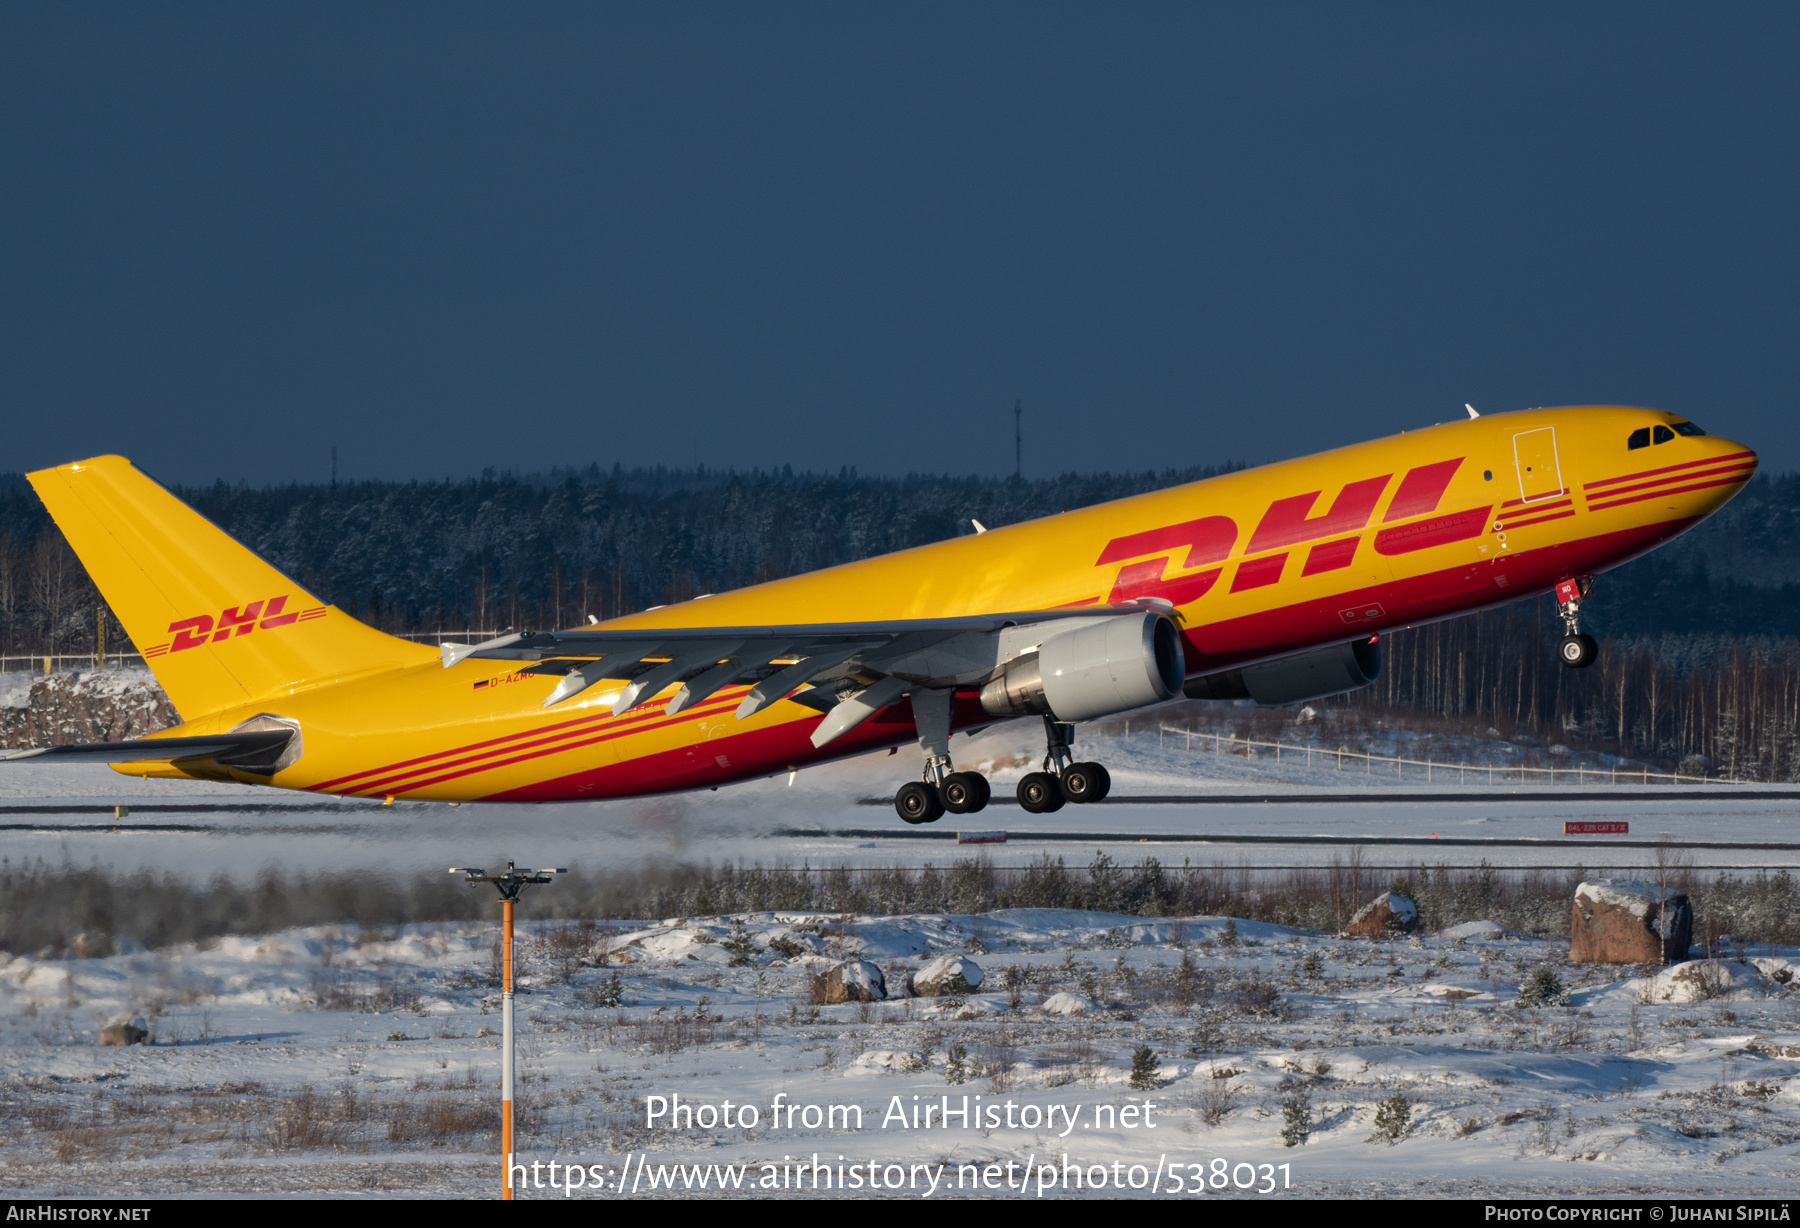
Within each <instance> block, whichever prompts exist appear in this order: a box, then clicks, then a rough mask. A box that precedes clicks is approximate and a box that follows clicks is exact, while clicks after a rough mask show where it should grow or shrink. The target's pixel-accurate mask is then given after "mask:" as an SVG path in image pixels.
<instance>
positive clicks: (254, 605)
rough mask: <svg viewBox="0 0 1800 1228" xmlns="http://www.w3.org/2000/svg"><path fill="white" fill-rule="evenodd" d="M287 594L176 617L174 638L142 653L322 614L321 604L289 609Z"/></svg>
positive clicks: (268, 628) (215, 640) (153, 653)
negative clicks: (204, 612) (213, 613)
mask: <svg viewBox="0 0 1800 1228" xmlns="http://www.w3.org/2000/svg"><path fill="white" fill-rule="evenodd" d="M287 603H288V599H287V594H286V593H283V594H282V595H281V596H279V597H265V598H264V599H263V600H261V601H252V602H248V603H247V604H245V605H241V606H228V607H226V608H225V609H224V610H221V611H220V612H219V614H218V616H217V617H215V616H213V615H211V614H196V615H194V616H193V617H192V618H183V619H179V620H177V621H176V622H172V623H170V624H169V630H170V631H172V632H174V633H175V638H174V639H173V640H170V641H169V642H168V643H167V644H158V645H156V646H155V647H154V648H146V649H144V656H145V657H160V656H162V655H163V654H164V653H170V652H182V651H184V650H185V649H189V648H198V647H200V645H202V644H205V643H207V642H208V641H210V642H212V643H214V644H218V643H222V642H223V641H225V640H228V639H230V638H231V637H232V636H234V635H239V636H243V635H249V634H250V633H251V632H252V631H255V630H256V629H258V628H259V627H260V628H261V629H262V630H264V631H272V630H274V629H275V628H276V627H286V626H289V625H291V624H293V623H297V622H300V623H304V622H311V621H312V620H313V619H315V618H324V617H325V607H324V606H322V605H316V606H312V607H311V608H309V609H305V610H294V611H289V610H288V608H287Z"/></svg>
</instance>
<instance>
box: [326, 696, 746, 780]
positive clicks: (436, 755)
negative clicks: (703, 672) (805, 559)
mask: <svg viewBox="0 0 1800 1228" xmlns="http://www.w3.org/2000/svg"><path fill="white" fill-rule="evenodd" d="M727 690H728V691H729V692H730V693H731V696H730V699H731V700H735V699H737V698H738V697H739V696H741V695H742V694H743V693H744V692H746V691H747V690H749V688H748V687H730V688H727ZM730 706H732V705H731V702H730V700H725V701H723V702H721V701H719V700H713V701H709V703H708V704H707V705H706V706H704V707H703V708H696V709H694V710H693V711H692V712H690V713H684V714H683V719H689V718H691V717H695V716H700V715H710V714H713V713H717V712H720V711H723V710H724V709H725V708H728V707H730ZM656 712H657V710H656V709H654V708H650V709H640V710H638V711H637V712H636V714H635V715H634V714H627V715H625V716H619V717H615V716H614V715H613V714H612V713H611V712H595V713H590V714H588V715H586V716H579V717H576V718H575V719H573V720H567V721H559V722H557V723H556V724H554V725H540V726H538V727H537V728H535V729H521V730H520V731H519V732H517V733H509V734H504V735H502V736H500V737H497V738H489V739H487V740H486V741H483V742H470V743H467V744H465V745H463V746H452V747H448V748H446V749H444V750H438V751H432V752H431V753H430V754H428V755H419V756H416V757H414V758H412V759H402V760H400V761H398V762H396V763H386V764H382V765H381V766H379V767H372V768H365V769H363V770H362V771H360V772H352V773H351V774H350V775H348V776H339V777H337V778H336V779H333V780H326V781H321V782H320V783H318V784H316V785H309V786H307V787H308V788H309V789H311V790H312V791H314V792H325V791H328V790H332V789H335V788H336V787H337V786H339V785H345V784H349V783H350V782H351V781H363V782H364V783H363V784H362V785H360V786H359V788H361V789H364V790H367V789H370V788H372V787H373V786H372V785H371V784H370V783H369V782H368V781H367V780H365V778H366V777H370V776H380V775H381V774H382V773H384V772H392V773H397V775H395V776H392V777H389V779H399V778H401V777H404V776H409V775H416V774H417V773H416V772H404V771H401V770H400V769H402V768H417V769H418V770H419V771H423V772H430V771H436V770H437V769H438V768H439V767H442V766H445V765H444V764H443V763H441V762H440V761H441V760H443V759H445V758H447V757H449V756H451V755H468V756H470V757H471V758H481V757H483V756H485V755H500V754H506V753H508V752H509V751H511V750H513V749H515V748H516V746H517V745H518V744H519V743H521V742H522V741H524V740H525V739H542V738H544V737H545V736H560V737H574V736H576V735H578V734H581V733H584V732H586V731H587V730H588V729H591V728H593V727H594V726H596V725H600V724H604V723H606V722H608V721H619V722H622V724H621V727H620V729H619V732H625V733H629V732H632V731H633V730H636V729H638V728H640V727H644V726H646V725H647V724H648V723H649V722H650V721H652V720H653V719H654V718H655V716H656ZM559 730H560V731H563V732H561V733H558V731H559ZM490 748H491V749H490ZM471 752H480V753H476V754H471ZM463 762H468V760H467V759H465V760H463Z"/></svg>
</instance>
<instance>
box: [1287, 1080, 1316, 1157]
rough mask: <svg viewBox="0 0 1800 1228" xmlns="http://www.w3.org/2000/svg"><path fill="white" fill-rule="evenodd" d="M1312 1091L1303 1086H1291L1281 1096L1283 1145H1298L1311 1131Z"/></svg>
mask: <svg viewBox="0 0 1800 1228" xmlns="http://www.w3.org/2000/svg"><path fill="white" fill-rule="evenodd" d="M1312 1128H1313V1117H1312V1093H1310V1092H1308V1091H1306V1090H1305V1089H1304V1088H1299V1087H1295V1088H1291V1089H1289V1091H1288V1093H1287V1094H1286V1095H1285V1096H1283V1097H1282V1098H1281V1142H1282V1145H1283V1146H1285V1147H1298V1146H1299V1145H1300V1144H1302V1143H1304V1142H1305V1141H1306V1139H1307V1136H1308V1135H1310V1134H1311V1133H1312Z"/></svg>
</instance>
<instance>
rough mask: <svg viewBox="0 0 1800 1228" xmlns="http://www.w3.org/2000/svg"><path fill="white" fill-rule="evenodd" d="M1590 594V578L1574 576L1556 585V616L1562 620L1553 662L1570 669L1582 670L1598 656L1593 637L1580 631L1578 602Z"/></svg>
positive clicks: (1597, 647)
mask: <svg viewBox="0 0 1800 1228" xmlns="http://www.w3.org/2000/svg"><path fill="white" fill-rule="evenodd" d="M1593 591H1594V577H1592V576H1578V577H1576V578H1575V579H1573V580H1564V581H1563V582H1562V583H1560V584H1558V585H1557V586H1556V614H1557V617H1558V618H1561V619H1562V620H1563V637H1562V639H1560V640H1558V641H1557V642H1556V659H1557V660H1559V661H1561V662H1562V663H1563V664H1564V665H1566V666H1568V667H1569V668H1570V669H1586V668H1587V667H1588V666H1590V665H1592V664H1593V663H1594V658H1595V657H1597V656H1599V655H1600V646H1599V645H1597V644H1595V643H1594V637H1593V636H1591V635H1583V634H1582V632H1581V622H1580V613H1581V599H1582V598H1583V597H1586V596H1587V595H1588V594H1589V593H1591V592H1593Z"/></svg>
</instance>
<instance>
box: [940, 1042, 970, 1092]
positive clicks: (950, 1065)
mask: <svg viewBox="0 0 1800 1228" xmlns="http://www.w3.org/2000/svg"><path fill="white" fill-rule="evenodd" d="M968 1081H969V1050H968V1049H967V1048H966V1047H965V1046H963V1045H951V1046H950V1049H949V1051H948V1052H947V1053H946V1054H945V1061H944V1082H946V1083H949V1084H951V1085H955V1084H958V1083H966V1082H968Z"/></svg>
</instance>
